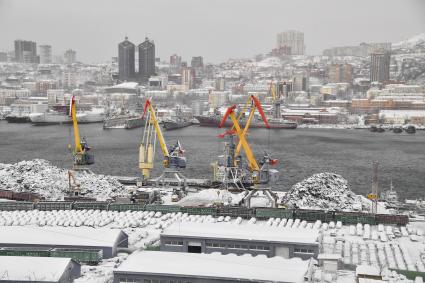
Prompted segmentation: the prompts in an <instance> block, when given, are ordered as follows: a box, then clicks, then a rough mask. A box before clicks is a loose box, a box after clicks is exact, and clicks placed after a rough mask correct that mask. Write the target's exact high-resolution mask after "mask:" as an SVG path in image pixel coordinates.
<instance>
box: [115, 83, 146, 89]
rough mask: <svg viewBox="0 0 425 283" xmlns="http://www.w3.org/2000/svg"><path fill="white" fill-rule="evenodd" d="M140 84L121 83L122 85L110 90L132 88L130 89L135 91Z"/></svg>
mask: <svg viewBox="0 0 425 283" xmlns="http://www.w3.org/2000/svg"><path fill="white" fill-rule="evenodd" d="M138 85H139V84H138V83H136V82H125V83H121V84H117V85H114V86H111V87H109V89H112V88H130V89H135V88H137V86H138Z"/></svg>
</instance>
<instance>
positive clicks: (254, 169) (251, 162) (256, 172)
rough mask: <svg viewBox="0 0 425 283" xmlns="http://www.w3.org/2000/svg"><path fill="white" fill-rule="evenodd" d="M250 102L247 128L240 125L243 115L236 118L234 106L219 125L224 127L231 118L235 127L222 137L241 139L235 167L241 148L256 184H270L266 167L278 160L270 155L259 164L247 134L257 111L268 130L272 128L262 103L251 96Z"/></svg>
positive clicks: (234, 163)
mask: <svg viewBox="0 0 425 283" xmlns="http://www.w3.org/2000/svg"><path fill="white" fill-rule="evenodd" d="M249 100H250V101H251V110H250V113H249V116H248V119H247V121H246V124H245V127H244V128H243V129H242V128H241V126H240V124H239V118H240V117H241V115H239V116H238V117H236V114H235V111H234V110H235V109H236V105H233V106H231V107H229V108H228V109H227V111H226V113H225V114H224V116H223V119H222V121H221V123H220V125H219V127H222V126H223V125H224V123H225V121H226V119H227V118H228V117H230V119H231V120H232V122H233V126H232V128H231V130H230V131H227V132H225V133H224V134H223V135H220V137H224V135H226V134H230V135H235V134H236V135H237V136H238V138H239V142H238V145H237V147H236V150H235V152H234V156H233V161H234V162H233V166H237V164H236V163H237V161H238V158H237V156H239V153H240V150H241V148H243V149H244V152H245V155H246V157H247V160H248V166H249V168H250V171H251V173H252V178H253V181H254V183H264V182H268V180H269V177H268V168H265V167H264V165H266V166H268V165H269V164H270V165H273V164H275V163H276V162H277V160H275V159H270V158H269V156H268V155H266V156H265V157H264V159H266V160H265V161H264V162H263V164H262V165H261V167H260V165H259V164H258V162H257V160H256V159H255V156H254V153H253V152H252V150H251V147H250V146H249V144H248V142H247V140H246V134H247V132H248V129H249V126H250V124H251V121H252V119H253V117H254V113H255V111H256V110H258V112H259V113H260V115H261V118H262V119H263V121H264V123H265V125H266V127H267V128H270V125H269V123H268V122H267V118H266V115H265V114H264V111H263V108H262V106H261V103H260V101H259V100H258V99H257V98H256V97H255V96H253V95H251V96H250V98H249ZM262 172H264V173H266V174H261V173H262Z"/></svg>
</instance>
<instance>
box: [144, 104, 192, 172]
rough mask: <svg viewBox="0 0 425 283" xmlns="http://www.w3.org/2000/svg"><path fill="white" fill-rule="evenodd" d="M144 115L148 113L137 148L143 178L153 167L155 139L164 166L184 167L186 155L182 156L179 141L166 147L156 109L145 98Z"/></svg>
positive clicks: (182, 150)
mask: <svg viewBox="0 0 425 283" xmlns="http://www.w3.org/2000/svg"><path fill="white" fill-rule="evenodd" d="M145 115H148V117H147V119H146V121H145V129H144V131H143V137H142V142H141V144H140V148H139V168H140V170H142V175H143V178H144V179H149V178H150V172H151V170H152V169H153V163H154V159H155V145H156V139H158V141H159V145H160V147H161V151H162V155H163V157H164V159H163V160H162V164H163V166H164V167H165V168H174V169H178V168H186V157H185V156H184V149H183V147H182V146H181V144H180V142H179V141H177V143H176V145H174V146H173V147H172V148H170V149H168V147H167V143H166V142H165V139H164V136H163V134H162V131H161V127H160V126H159V123H158V118H157V117H156V111H155V109H154V107H153V106H152V102H151V100H150V99H148V100H146V103H145V108H144V110H143V116H145Z"/></svg>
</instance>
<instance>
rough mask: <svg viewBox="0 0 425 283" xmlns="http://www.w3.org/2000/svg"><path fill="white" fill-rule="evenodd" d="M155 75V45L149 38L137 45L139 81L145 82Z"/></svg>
mask: <svg viewBox="0 0 425 283" xmlns="http://www.w3.org/2000/svg"><path fill="white" fill-rule="evenodd" d="M154 74H155V43H154V42H153V40H149V38H147V37H146V38H145V41H143V42H142V43H140V44H139V79H140V80H141V81H142V82H147V81H148V80H149V78H150V77H151V76H152V75H154Z"/></svg>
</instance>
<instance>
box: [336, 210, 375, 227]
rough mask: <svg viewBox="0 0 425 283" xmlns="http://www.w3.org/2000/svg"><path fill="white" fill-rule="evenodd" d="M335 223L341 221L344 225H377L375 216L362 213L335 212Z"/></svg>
mask: <svg viewBox="0 0 425 283" xmlns="http://www.w3.org/2000/svg"><path fill="white" fill-rule="evenodd" d="M335 221H341V222H342V223H343V224H357V223H362V224H370V225H375V224H376V222H375V215H374V214H371V213H360V212H335Z"/></svg>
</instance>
